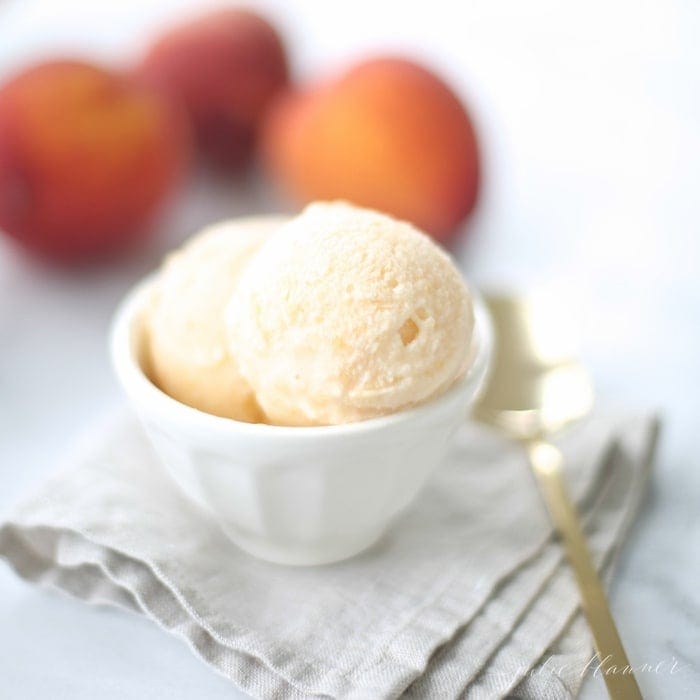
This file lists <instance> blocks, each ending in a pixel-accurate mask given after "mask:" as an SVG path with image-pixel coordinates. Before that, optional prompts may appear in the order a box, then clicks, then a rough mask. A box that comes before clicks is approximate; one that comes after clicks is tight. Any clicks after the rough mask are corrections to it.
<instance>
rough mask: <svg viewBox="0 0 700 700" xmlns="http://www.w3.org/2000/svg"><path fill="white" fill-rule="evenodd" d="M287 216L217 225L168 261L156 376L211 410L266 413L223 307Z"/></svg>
mask: <svg viewBox="0 0 700 700" xmlns="http://www.w3.org/2000/svg"><path fill="white" fill-rule="evenodd" d="M284 221H285V219H283V218H280V217H272V216H271V217H259V218H251V219H238V220H235V221H224V222H221V223H219V224H215V225H213V226H210V227H208V228H206V229H204V231H202V232H201V233H200V234H199V235H197V236H195V237H194V238H192V239H191V240H190V241H189V242H188V243H187V244H186V245H185V246H184V247H183V248H181V249H180V250H178V251H176V252H175V253H172V254H171V255H170V256H168V258H167V259H166V261H165V263H164V265H163V268H162V270H161V271H160V273H159V275H158V277H157V280H156V283H155V285H154V289H153V294H152V299H151V305H150V307H149V309H148V313H147V318H146V331H147V348H148V353H147V362H148V368H147V369H148V371H149V374H150V377H151V379H152V381H153V382H154V383H155V384H157V385H158V386H159V387H160V388H161V389H162V390H163V391H164V392H166V393H167V394H169V395H170V396H172V397H173V398H174V399H177V400H178V401H181V402H182V403H185V404H188V405H189V406H193V407H194V408H198V409H200V410H202V411H206V412H207V413H213V414H215V415H218V416H225V417H228V418H234V419H236V420H242V421H249V422H255V421H259V420H261V419H262V417H263V416H262V414H261V412H260V408H259V406H258V404H257V402H256V401H255V397H254V395H253V392H252V390H251V388H250V386H249V385H248V383H247V382H246V381H245V380H244V379H243V377H242V376H241V374H240V372H239V370H238V366H237V363H236V360H235V358H234V357H232V356H231V355H230V354H229V350H228V343H227V340H226V333H225V326H224V309H225V307H226V304H227V303H228V301H229V299H230V298H231V295H232V293H233V291H234V289H235V287H236V285H237V283H238V280H239V277H240V275H241V273H242V271H243V269H244V268H245V266H246V264H247V263H248V261H249V260H250V258H251V257H252V256H253V255H254V254H255V252H256V251H257V250H258V248H260V246H261V245H262V244H263V242H264V241H265V240H266V238H267V237H268V236H269V235H270V234H271V233H272V232H273V231H274V230H276V229H277V228H279V227H280V226H281V224H282V223H283V222H284Z"/></svg>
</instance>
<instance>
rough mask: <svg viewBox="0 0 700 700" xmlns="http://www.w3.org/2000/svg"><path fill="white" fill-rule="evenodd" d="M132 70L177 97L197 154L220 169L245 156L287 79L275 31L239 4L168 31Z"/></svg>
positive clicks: (243, 159) (243, 158) (279, 43)
mask: <svg viewBox="0 0 700 700" xmlns="http://www.w3.org/2000/svg"><path fill="white" fill-rule="evenodd" d="M138 70H139V72H140V74H141V75H143V76H144V77H145V78H146V79H147V80H148V81H150V82H151V83H152V84H154V85H156V86H159V87H161V88H163V89H165V90H167V91H168V92H169V93H170V94H171V95H173V96H174V97H177V98H179V99H180V100H182V102H183V103H184V105H185V107H186V109H187V111H188V112H189V114H190V117H191V119H192V123H193V125H194V130H195V133H196V136H197V141H198V144H199V147H200V149H201V151H202V153H203V154H204V155H205V157H206V158H207V159H208V160H209V161H211V162H212V163H214V164H215V165H218V166H221V167H225V168H237V167H239V166H241V165H243V164H244V163H245V162H246V161H247V160H248V159H249V156H250V154H251V152H252V150H253V146H254V143H255V138H256V135H257V132H258V128H259V125H260V121H261V118H262V117H263V116H264V114H265V111H266V109H267V107H268V106H269V104H270V102H271V100H272V99H273V98H274V97H275V95H276V94H277V93H278V92H279V91H280V90H281V89H282V88H284V87H285V86H286V84H287V80H288V71H287V59H286V56H285V51H284V47H283V45H282V41H281V39H280V37H279V35H278V34H277V32H276V31H275V29H273V27H272V26H271V25H270V24H269V23H268V22H267V21H266V20H264V19H263V18H262V17H260V16H258V15H256V14H254V13H253V12H250V11H248V10H242V9H223V10H218V11H215V12H213V13H212V14H208V15H205V16H202V17H199V18H197V19H194V20H192V21H190V22H188V23H186V24H183V25H180V26H177V27H175V28H173V29H171V30H170V31H168V32H166V33H165V34H163V36H161V38H160V39H158V40H157V41H156V42H155V43H154V44H153V46H152V47H151V48H150V50H149V51H148V52H147V53H146V56H145V58H144V59H143V61H142V63H141V65H140V67H139V69H138Z"/></svg>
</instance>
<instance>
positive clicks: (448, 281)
mask: <svg viewBox="0 0 700 700" xmlns="http://www.w3.org/2000/svg"><path fill="white" fill-rule="evenodd" d="M234 286H235V289H234V290H233V293H232V296H231V301H230V303H229V304H228V308H227V311H226V324H227V334H228V348H229V353H230V356H231V357H235V359H236V365H237V371H238V372H240V376H241V377H243V379H244V380H245V382H247V384H248V386H249V387H250V389H251V392H252V394H253V395H254V396H255V399H256V401H257V403H258V405H259V406H260V408H261V409H262V411H263V413H264V415H265V417H266V420H267V421H268V422H270V423H274V424H280V425H300V426H301V425H330V424H338V423H348V422H352V421H359V420H363V419H367V418H372V417H375V416H379V415H383V414H387V413H392V412H394V411H400V410H402V409H405V408H408V407H410V406H413V405H416V404H419V403H421V402H423V401H426V400H428V399H430V398H432V397H434V396H437V395H438V394H440V393H441V392H443V391H444V390H446V389H447V388H448V387H449V386H450V385H451V384H452V383H453V382H454V381H455V380H456V379H457V378H458V377H459V376H460V375H461V373H462V372H463V371H464V370H465V368H466V365H467V363H468V356H469V348H470V341H471V336H472V329H473V315H472V304H471V298H470V295H469V292H468V290H467V288H466V286H465V284H464V282H463V280H462V277H461V275H460V273H459V272H458V270H457V268H456V267H455V265H454V264H453V262H452V260H451V259H450V257H449V256H448V255H447V254H446V253H445V252H443V251H442V250H441V249H440V248H439V247H438V246H436V245H435V244H434V243H433V242H432V241H431V240H430V238H428V236H426V235H424V234H423V233H421V232H420V231H418V230H417V229H416V228H414V227H413V226H411V225H410V224H408V223H405V222H402V221H397V220H395V219H393V218H391V217H389V216H386V215H384V214H380V213H378V212H375V211H371V210H368V209H360V208H357V207H354V206H351V205H349V204H345V203H339V202H336V203H316V204H312V205H310V206H308V207H307V208H306V209H305V210H304V211H303V212H302V213H301V214H300V215H299V216H297V217H295V218H294V219H291V220H290V221H288V223H286V224H284V225H283V226H281V227H280V228H279V229H278V230H277V231H276V232H275V233H274V235H273V236H271V237H270V238H269V239H268V241H267V242H266V243H265V244H264V245H263V246H262V247H261V248H260V249H259V250H258V251H257V252H256V253H255V255H254V256H253V257H252V258H251V259H250V261H249V263H248V265H247V267H246V268H245V270H244V271H243V272H242V274H241V276H240V279H239V280H238V283H237V284H236V285H234ZM183 342H184V341H183ZM217 347H221V345H218V344H217Z"/></svg>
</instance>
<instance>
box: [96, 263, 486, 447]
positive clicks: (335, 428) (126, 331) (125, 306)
mask: <svg viewBox="0 0 700 700" xmlns="http://www.w3.org/2000/svg"><path fill="white" fill-rule="evenodd" d="M155 278H156V273H152V274H151V275H148V276H147V277H145V278H144V279H142V280H141V281H140V282H138V283H137V284H136V285H134V287H132V289H131V290H130V291H129V292H128V293H127V294H126V295H125V297H124V298H123V299H122V301H121V302H120V304H119V305H118V306H117V309H116V311H115V313H114V315H113V317H112V323H111V328H110V333H109V351H110V356H111V361H112V366H113V369H114V371H115V373H116V375H117V378H118V380H119V382H120V384H121V385H122V388H123V389H124V391H125V392H126V394H127V396H128V397H129V398H130V400H131V401H133V402H134V403H140V404H142V405H144V406H145V408H147V409H148V411H149V412H150V413H155V414H158V415H160V416H163V415H166V416H167V417H168V419H169V420H170V421H171V422H176V423H179V424H183V425H184V424H188V425H191V426H192V427H199V428H200V429H203V430H208V431H210V432H214V433H217V434H227V435H232V434H233V433H236V434H238V435H241V434H248V435H250V436H251V437H269V438H274V437H278V438H280V437H284V438H294V439H301V440H305V439H310V438H321V437H331V436H342V435H353V434H358V433H367V432H373V431H376V430H383V429H386V428H388V427H391V426H395V425H398V424H401V423H405V422H408V421H411V420H415V419H417V418H420V417H421V416H423V415H425V414H427V413H432V412H434V411H438V410H439V409H440V408H441V407H443V406H445V405H447V404H450V403H451V402H452V401H454V400H455V399H456V398H458V396H460V395H461V394H463V393H467V392H469V393H471V394H472V395H476V394H477V392H478V391H479V390H480V389H481V388H482V387H483V386H484V384H485V381H486V377H487V375H488V372H489V369H490V366H491V357H492V352H493V325H492V323H491V319H490V316H489V312H488V310H487V308H486V305H485V303H484V302H483V300H482V299H481V296H480V295H479V294H478V292H476V291H475V290H474V289H473V288H471V287H470V295H471V298H472V302H473V308H474V330H473V333H472V340H471V345H472V348H473V349H474V352H473V359H472V363H471V365H470V366H469V367H468V368H467V370H466V371H465V372H464V374H463V375H462V376H461V377H460V378H459V379H458V380H457V381H456V382H454V384H453V385H452V386H451V387H449V389H447V390H446V391H445V392H443V393H442V394H440V395H439V396H436V397H435V398H434V399H429V400H427V401H425V402H423V403H420V404H418V405H416V406H411V407H408V408H406V409H403V410H401V411H395V412H393V413H388V414H386V415H382V416H377V417H374V418H367V419H364V420H359V421H353V422H350V423H341V424H336V425H314V426H305V425H304V426H291V425H273V424H269V423H247V422H245V421H239V420H235V419H233V418H226V417H224V416H216V415H214V414H211V413H207V412H205V411H202V410H200V409H198V408H194V407H193V406H189V405H187V404H185V403H182V402H180V401H178V400H177V399H174V398H172V397H171V396H169V395H168V394H166V393H165V392H164V391H163V390H161V389H160V388H159V387H158V386H157V385H156V384H154V383H153V382H152V381H151V379H150V378H149V377H148V376H147V374H146V372H145V371H144V369H143V368H142V366H141V363H140V362H139V361H138V359H137V358H136V352H135V348H136V345H135V343H134V342H133V340H134V339H133V334H134V332H135V331H136V327H137V321H138V320H139V315H140V314H142V313H143V312H144V308H145V304H146V302H147V300H148V297H149V296H150V293H151V289H152V286H153V284H154V282H155Z"/></svg>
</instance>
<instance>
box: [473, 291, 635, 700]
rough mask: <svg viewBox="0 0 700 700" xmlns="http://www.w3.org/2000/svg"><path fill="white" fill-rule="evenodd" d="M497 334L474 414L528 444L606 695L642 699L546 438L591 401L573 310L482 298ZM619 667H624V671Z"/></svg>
mask: <svg viewBox="0 0 700 700" xmlns="http://www.w3.org/2000/svg"><path fill="white" fill-rule="evenodd" d="M486 304H487V306H488V308H489V311H490V312H491V316H492V319H493V325H494V330H495V335H496V343H495V348H494V351H495V357H494V366H493V370H492V373H491V377H490V379H489V381H488V385H487V387H486V390H485V392H484V395H483V397H482V398H481V400H480V403H479V405H478V406H477V408H476V411H475V416H476V418H477V419H479V420H481V421H482V422H485V423H488V424H490V425H493V426H496V427H498V428H499V429H501V430H502V431H503V432H504V433H506V434H507V435H509V436H510V437H512V438H514V439H516V440H518V441H519V442H521V443H522V444H523V446H524V447H525V449H526V450H527V453H528V456H529V458H530V464H531V466H532V470H533V472H534V474H535V477H536V480H537V483H538V486H539V489H540V492H541V493H542V496H543V498H544V501H545V503H546V504H547V508H548V510H549V515H550V517H551V519H552V522H553V524H554V527H555V528H556V530H557V532H558V534H559V536H560V537H561V539H562V542H563V545H564V551H565V552H566V555H567V557H568V560H569V564H570V565H571V568H572V569H573V573H574V577H575V579H576V583H577V585H578V589H579V594H580V596H581V607H582V609H583V612H584V614H585V616H586V619H587V620H588V625H589V627H590V629H591V632H592V634H593V643H594V645H595V649H596V654H597V655H598V660H599V662H600V668H601V671H602V672H603V678H604V679H605V684H606V686H607V689H608V694H609V695H610V697H611V698H615V699H618V698H620V699H622V698H624V700H628V699H632V698H641V697H642V695H641V693H640V691H639V686H638V685H637V682H636V680H635V678H634V675H633V674H632V671H631V669H632V667H631V665H630V663H629V661H628V660H627V655H626V654H625V650H624V649H623V647H622V642H621V640H620V636H619V634H618V632H617V629H616V627H615V622H614V621H613V618H612V615H611V614H610V609H609V607H608V603H607V600H606V597H605V592H604V591H603V586H602V585H601V582H600V578H599V577H598V572H597V571H596V569H595V566H594V565H593V562H592V560H591V555H590V552H589V550H588V546H587V545H586V540H585V537H584V535H583V531H582V529H581V524H580V521H579V518H578V515H577V513H576V508H575V506H574V504H573V503H572V501H571V498H570V497H569V494H568V491H567V488H566V484H565V480H564V474H563V470H562V462H563V458H562V454H561V452H560V451H559V450H558V449H557V448H556V447H555V446H554V445H552V444H550V443H549V442H547V437H548V436H549V435H551V434H552V433H553V432H555V431H557V430H559V429H560V428H563V427H564V426H565V425H567V424H569V423H571V422H572V421H574V420H577V419H578V418H581V417H583V416H584V415H585V414H586V413H588V411H589V410H590V408H591V406H592V404H593V389H592V386H591V382H590V380H589V378H588V375H587V373H586V372H585V370H584V369H583V367H582V366H581V365H580V364H579V363H578V362H577V361H576V360H575V358H574V356H573V352H574V351H575V350H574V348H573V347H572V346H571V345H572V344H571V343H570V342H569V339H570V334H569V333H567V332H566V330H567V327H569V328H570V322H571V314H568V316H567V314H566V313H565V312H562V311H563V310H562V309H557V308H556V306H554V305H552V304H546V303H540V304H538V303H536V302H535V301H534V300H529V301H528V300H523V299H518V298H514V297H507V296H491V297H487V298H486ZM623 669H624V672H623Z"/></svg>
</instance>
